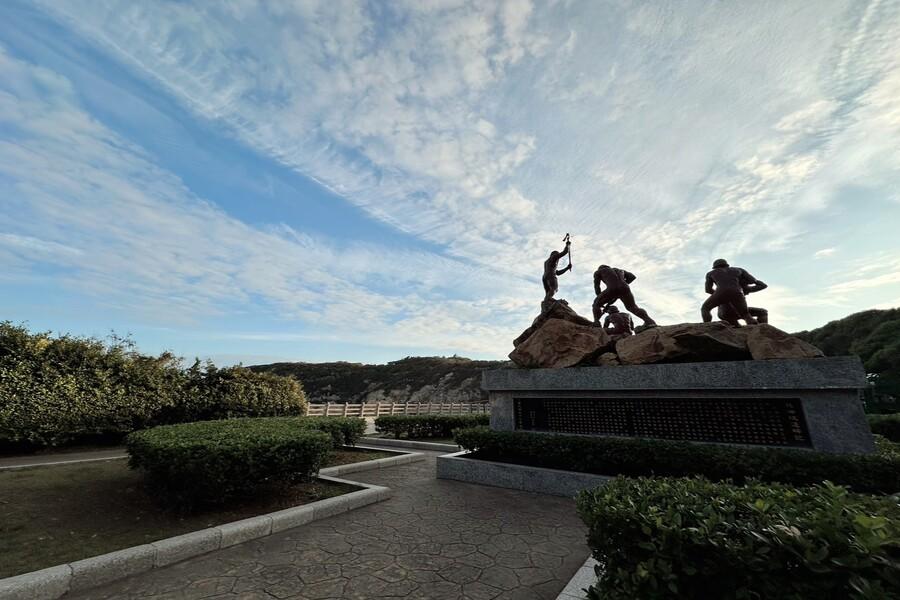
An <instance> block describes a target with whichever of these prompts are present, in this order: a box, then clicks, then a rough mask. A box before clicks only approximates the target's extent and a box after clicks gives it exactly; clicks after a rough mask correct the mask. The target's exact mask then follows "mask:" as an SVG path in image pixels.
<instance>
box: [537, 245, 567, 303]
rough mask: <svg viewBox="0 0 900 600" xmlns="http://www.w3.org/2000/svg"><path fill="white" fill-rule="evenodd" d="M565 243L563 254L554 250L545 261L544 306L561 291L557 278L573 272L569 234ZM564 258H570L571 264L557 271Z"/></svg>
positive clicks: (543, 279)
mask: <svg viewBox="0 0 900 600" xmlns="http://www.w3.org/2000/svg"><path fill="white" fill-rule="evenodd" d="M563 241H564V242H565V243H566V247H565V248H564V249H563V250H562V251H561V252H560V251H557V250H554V251H553V252H551V253H550V257H549V258H548V259H547V260H545V261H544V276H543V278H542V281H543V283H544V302H543V303H541V304H542V305H543V304H544V303H546V302H548V301H550V300H552V299H553V295H554V294H556V292H557V291H558V290H559V280H558V279H557V277H558V276H559V275H562V274H563V273H565V272H566V271H571V270H572V251H571V246H572V242H571V240H570V239H569V234H568V233H567V234H566V237H564V238H563ZM564 256H568V257H569V264H568V265H567V266H566V267H565V268H562V269H557V267H558V266H559V261H560V260H561V259H562V258H563V257H564Z"/></svg>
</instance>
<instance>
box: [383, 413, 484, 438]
mask: <svg viewBox="0 0 900 600" xmlns="http://www.w3.org/2000/svg"><path fill="white" fill-rule="evenodd" d="M490 420H491V417H490V415H390V416H388V415H385V416H383V417H378V418H376V419H375V430H376V431H377V432H378V433H388V434H391V435H393V436H394V437H396V438H400V437H408V438H449V437H452V436H453V430H455V429H460V428H463V427H477V426H479V425H488V424H489V423H490Z"/></svg>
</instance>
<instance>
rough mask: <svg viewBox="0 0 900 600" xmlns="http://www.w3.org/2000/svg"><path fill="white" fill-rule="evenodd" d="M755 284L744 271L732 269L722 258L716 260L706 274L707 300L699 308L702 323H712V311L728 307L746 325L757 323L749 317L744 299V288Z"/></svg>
mask: <svg viewBox="0 0 900 600" xmlns="http://www.w3.org/2000/svg"><path fill="white" fill-rule="evenodd" d="M755 283H757V281H756V278H755V277H754V276H753V275H751V274H750V273H748V272H747V271H745V270H744V269H741V268H739V267H732V266H731V265H729V264H728V261H726V260H725V259H724V258H718V259H716V261H715V262H714V263H713V268H712V271H710V272H709V273H707V274H706V293H707V294H709V298H707V299H706V302H704V303H703V306H701V307H700V314H701V315H702V317H703V322H704V323H709V322H710V321H712V309H714V308H716V307H719V306H727V305H730V306H731V309H732V310H734V311H735V313H736V314H737V316H738V318H741V319H743V320H744V321H746V323H747V324H748V325H755V324H756V322H757V321H756V319H755V318H753V317H752V316H751V315H750V311H749V310H748V307H747V299H746V298H744V288H748V289H749V287H750V286H752V285H753V284H755Z"/></svg>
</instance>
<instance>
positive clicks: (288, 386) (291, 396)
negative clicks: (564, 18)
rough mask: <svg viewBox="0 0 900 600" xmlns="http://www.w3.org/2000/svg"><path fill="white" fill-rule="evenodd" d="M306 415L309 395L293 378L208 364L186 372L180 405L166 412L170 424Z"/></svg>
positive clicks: (166, 420)
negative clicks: (307, 395) (234, 418)
mask: <svg viewBox="0 0 900 600" xmlns="http://www.w3.org/2000/svg"><path fill="white" fill-rule="evenodd" d="M305 412H306V396H305V395H304V394H303V388H302V387H300V384H299V383H298V382H297V381H296V380H294V379H291V378H289V377H281V376H279V375H272V374H270V373H256V372H254V371H251V370H250V369H247V368H244V367H227V368H218V367H216V366H215V365H214V364H212V363H210V362H207V363H206V364H201V363H200V361H195V362H194V364H193V365H192V366H191V367H190V368H189V369H187V370H185V384H184V390H183V392H182V394H181V396H180V401H179V403H178V404H177V405H176V406H175V407H174V408H173V409H172V411H171V412H168V413H164V414H163V415H162V417H161V418H162V420H163V421H164V422H167V423H186V422H193V421H211V420H216V419H229V418H233V417H275V416H298V415H302V414H304V413H305Z"/></svg>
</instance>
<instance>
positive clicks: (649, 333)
mask: <svg viewBox="0 0 900 600" xmlns="http://www.w3.org/2000/svg"><path fill="white" fill-rule="evenodd" d="M735 331H737V330H736V329H735V328H734V327H732V326H731V325H728V324H727V323H682V324H680V325H665V326H663V327H654V328H652V329H647V330H645V331H642V332H640V333H638V334H635V335H633V336H631V337H628V338H625V339H622V340H619V341H618V342H617V343H616V354H618V355H619V361H620V362H621V363H622V364H623V365H645V364H651V363H659V362H697V361H714V360H749V359H750V351H749V350H748V349H747V343H746V341H745V340H744V339H743V338H742V337H741V336H740V335H738V334H737V333H735Z"/></svg>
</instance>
